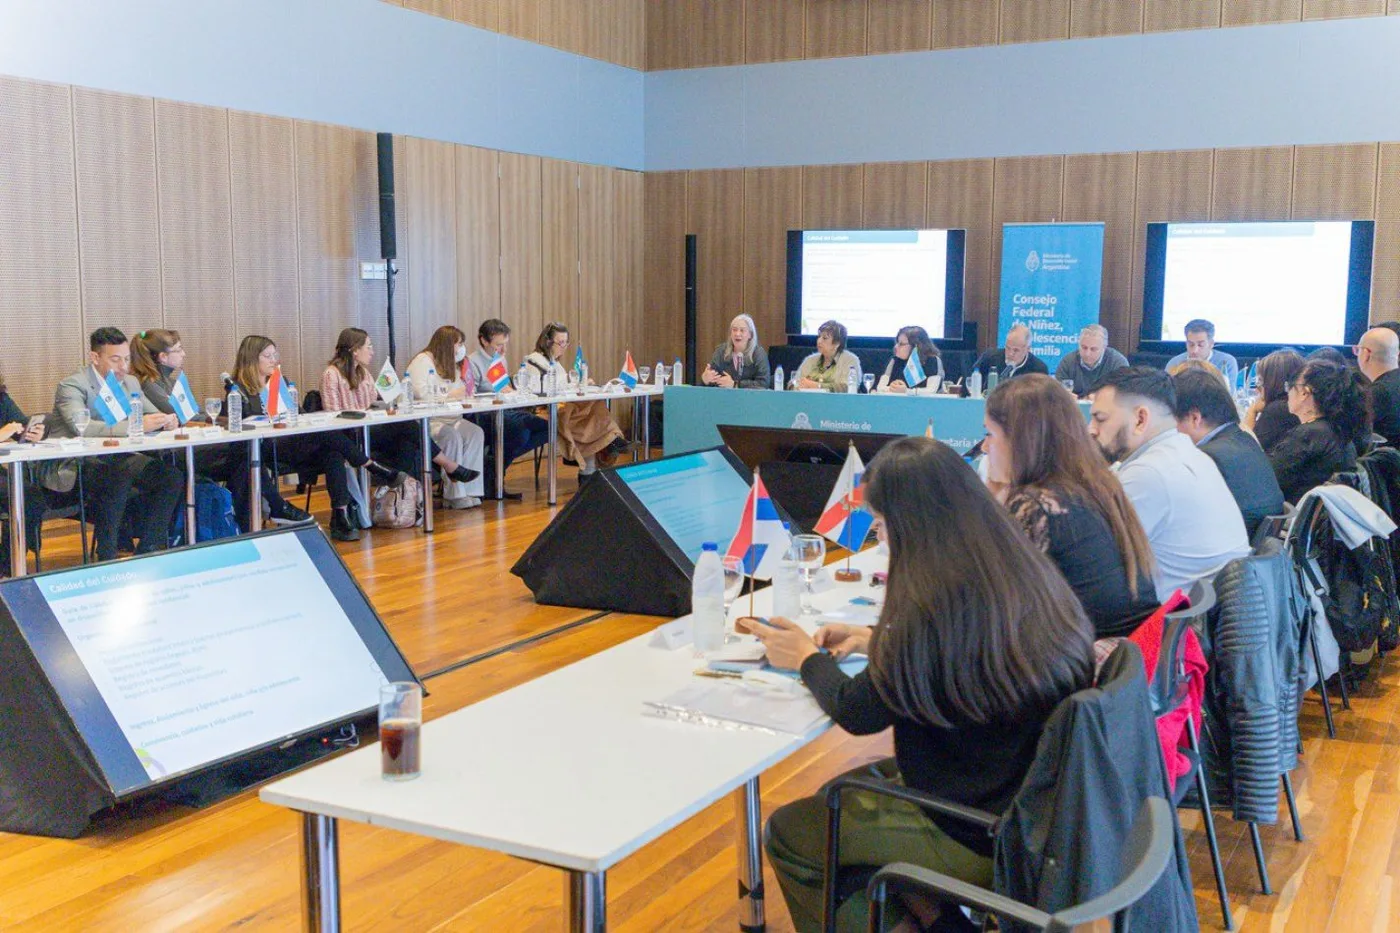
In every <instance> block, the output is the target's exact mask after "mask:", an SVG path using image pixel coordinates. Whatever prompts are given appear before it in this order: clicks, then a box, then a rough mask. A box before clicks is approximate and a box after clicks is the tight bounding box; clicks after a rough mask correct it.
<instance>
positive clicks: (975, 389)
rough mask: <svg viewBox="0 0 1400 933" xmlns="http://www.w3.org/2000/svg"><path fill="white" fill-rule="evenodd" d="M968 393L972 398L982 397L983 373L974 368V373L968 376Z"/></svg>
mask: <svg viewBox="0 0 1400 933" xmlns="http://www.w3.org/2000/svg"><path fill="white" fill-rule="evenodd" d="M967 394H968V395H969V396H970V397H972V398H981V397H982V373H981V371H980V370H976V369H974V370H973V371H972V375H971V376H968V377H967Z"/></svg>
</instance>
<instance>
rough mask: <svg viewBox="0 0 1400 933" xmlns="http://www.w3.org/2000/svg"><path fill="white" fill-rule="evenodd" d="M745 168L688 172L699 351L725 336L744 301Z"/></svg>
mask: <svg viewBox="0 0 1400 933" xmlns="http://www.w3.org/2000/svg"><path fill="white" fill-rule="evenodd" d="M743 202H744V171H743V170H742V169H720V170H715V171H705V172H688V173H687V177H686V218H687V225H686V229H687V230H688V231H689V232H691V233H694V234H695V235H696V236H697V237H698V238H699V242H698V243H697V253H698V262H699V267H698V269H697V274H696V281H695V299H696V301H695V304H696V318H697V320H696V330H695V332H696V347H697V349H696V352H697V353H702V352H704V351H702V350H701V349H699V348H702V347H706V346H709V347H713V346H714V345H715V344H717V343H719V342H720V340H722V339H723V331H724V328H725V327H726V326H728V324H729V321H730V319H731V318H732V317H733V316H734V315H735V314H737V313H738V312H739V310H740V309H741V308H743V307H744V276H743V268H744V254H743V249H744V203H743Z"/></svg>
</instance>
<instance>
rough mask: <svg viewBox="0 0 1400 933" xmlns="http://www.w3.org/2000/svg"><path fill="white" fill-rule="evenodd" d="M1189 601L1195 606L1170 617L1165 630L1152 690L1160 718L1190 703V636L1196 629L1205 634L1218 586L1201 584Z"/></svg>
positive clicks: (1154, 709) (1193, 586)
mask: <svg viewBox="0 0 1400 933" xmlns="http://www.w3.org/2000/svg"><path fill="white" fill-rule="evenodd" d="M1187 598H1188V599H1190V600H1191V605H1189V606H1188V607H1186V608H1185V609H1178V610H1177V611H1176V612H1169V613H1167V618H1166V621H1165V623H1164V625H1163V628H1162V651H1161V654H1159V655H1158V656H1157V671H1156V673H1155V674H1154V675H1153V677H1152V684H1151V686H1150V688H1149V690H1150V696H1151V698H1152V712H1153V714H1155V715H1156V716H1158V717H1161V716H1163V715H1165V714H1167V713H1170V712H1171V711H1172V710H1174V709H1176V708H1177V707H1178V706H1180V705H1181V704H1182V703H1184V702H1186V697H1187V690H1188V688H1189V687H1190V683H1191V680H1190V678H1189V677H1188V676H1187V674H1186V632H1187V630H1188V629H1191V628H1193V627H1194V628H1196V629H1197V630H1198V631H1204V629H1205V624H1206V623H1205V620H1206V616H1207V615H1208V614H1209V613H1210V611H1211V610H1212V609H1214V608H1215V586H1214V585H1213V584H1212V583H1211V581H1210V580H1207V579H1200V580H1197V581H1196V582H1195V583H1193V584H1191V591H1190V592H1189V593H1188V594H1187Z"/></svg>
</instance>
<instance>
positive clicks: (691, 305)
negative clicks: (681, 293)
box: [685, 233, 700, 386]
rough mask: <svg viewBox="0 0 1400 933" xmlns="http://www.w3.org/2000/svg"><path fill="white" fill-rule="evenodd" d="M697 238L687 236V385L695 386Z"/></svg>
mask: <svg viewBox="0 0 1400 933" xmlns="http://www.w3.org/2000/svg"><path fill="white" fill-rule="evenodd" d="M696 240H697V237H696V236H695V234H693V233H687V234H686V235H685V384H686V385H691V386H693V385H695V381H696V379H695V375H696V372H697V369H696V360H695V307H696V305H695V272H696V268H697V266H698V265H699V262H700V260H699V258H698V254H697V251H696Z"/></svg>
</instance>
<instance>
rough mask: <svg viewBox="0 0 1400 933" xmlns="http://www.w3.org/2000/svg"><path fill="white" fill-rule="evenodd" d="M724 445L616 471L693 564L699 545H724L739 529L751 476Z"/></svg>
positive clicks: (698, 554) (696, 558)
mask: <svg viewBox="0 0 1400 933" xmlns="http://www.w3.org/2000/svg"><path fill="white" fill-rule="evenodd" d="M731 456H732V455H729V456H727V455H726V454H725V452H724V451H723V450H720V449H711V450H698V451H695V452H694V453H688V454H680V455H678V456H675V457H666V458H663V459H661V460H649V461H646V462H644V463H636V464H633V465H631V466H624V467H618V468H617V469H616V470H614V471H613V472H614V473H616V474H617V477H618V478H619V479H621V480H622V482H623V484H624V485H625V486H626V488H627V489H628V491H630V492H631V493H632V495H634V496H636V497H637V499H638V500H640V502H641V504H642V506H643V507H644V508H645V509H646V511H647V512H648V513H649V514H650V515H651V517H652V518H653V519H654V520H655V521H656V523H657V524H658V525H660V527H661V530H662V531H664V532H665V533H666V535H667V537H669V538H670V539H671V541H672V543H674V544H675V546H676V547H677V548H678V549H679V550H680V552H681V553H682V554H684V555H685V558H686V559H687V560H688V561H689V562H690V563H691V564H692V565H693V564H694V563H695V562H696V561H697V560H699V559H700V550H701V547H702V546H703V545H704V544H705V542H706V541H713V542H715V543H716V544H718V545H719V546H720V548H721V549H723V548H724V547H725V546H726V545H728V544H729V542H730V540H731V539H733V537H734V533H735V532H736V531H737V530H738V529H739V518H740V516H742V515H743V512H744V501H745V500H746V499H747V498H748V495H749V483H750V480H749V477H747V476H745V475H743V474H742V473H741V472H740V470H741V469H742V466H741V465H739V464H737V463H736V462H735V461H734V460H732V459H731Z"/></svg>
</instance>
